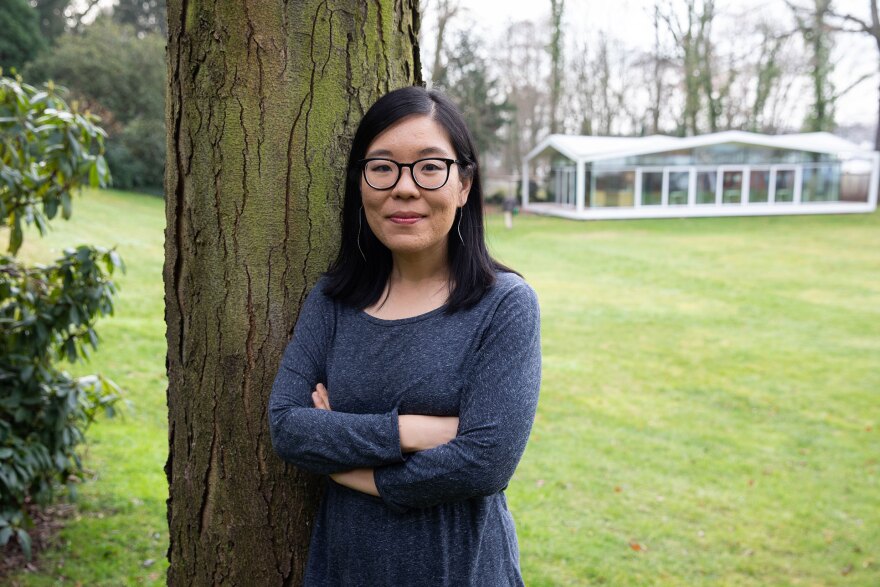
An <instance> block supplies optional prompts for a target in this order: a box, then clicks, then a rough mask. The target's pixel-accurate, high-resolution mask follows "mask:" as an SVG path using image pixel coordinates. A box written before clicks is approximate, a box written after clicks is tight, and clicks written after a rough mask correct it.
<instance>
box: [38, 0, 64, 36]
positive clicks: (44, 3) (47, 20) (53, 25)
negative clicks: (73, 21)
mask: <svg viewBox="0 0 880 587" xmlns="http://www.w3.org/2000/svg"><path fill="white" fill-rule="evenodd" d="M68 4H70V0H31V5H32V6H33V7H34V9H35V10H36V11H37V14H38V16H39V19H38V22H39V25H40V31H41V32H42V33H43V37H44V38H45V39H46V40H48V41H49V43H52V42H54V41H55V39H57V38H58V37H60V36H61V35H62V34H63V33H64V31H65V30H67V17H66V16H64V10H65V9H66V8H67V5H68Z"/></svg>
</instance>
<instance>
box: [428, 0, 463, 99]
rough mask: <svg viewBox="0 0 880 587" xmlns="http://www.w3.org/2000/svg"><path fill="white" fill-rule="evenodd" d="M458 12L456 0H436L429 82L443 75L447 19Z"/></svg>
mask: <svg viewBox="0 0 880 587" xmlns="http://www.w3.org/2000/svg"><path fill="white" fill-rule="evenodd" d="M458 12H459V5H458V0H437V36H436V37H435V39H434V65H433V66H432V67H431V83H432V84H433V83H434V82H436V81H437V80H439V79H442V78H443V77H444V73H445V72H444V69H445V65H444V63H443V61H444V56H445V52H446V46H445V40H446V33H447V29H448V27H449V21H451V20H452V19H453V18H455V15H456V14H458Z"/></svg>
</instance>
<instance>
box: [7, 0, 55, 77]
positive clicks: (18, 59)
mask: <svg viewBox="0 0 880 587" xmlns="http://www.w3.org/2000/svg"><path fill="white" fill-rule="evenodd" d="M0 31H2V34H0V68H3V69H4V70H7V71H8V70H9V69H10V68H13V67H14V68H16V69H18V70H20V69H21V67H22V66H23V65H24V64H25V63H27V62H28V61H30V60H31V59H33V58H34V57H36V55H37V53H39V52H40V51H41V50H42V49H43V48H44V47H45V45H46V43H45V41H44V40H43V37H42V35H41V34H40V25H39V15H38V14H37V12H36V11H35V10H34V9H33V8H32V7H31V5H30V4H28V2H27V0H4V2H3V8H2V9H0Z"/></svg>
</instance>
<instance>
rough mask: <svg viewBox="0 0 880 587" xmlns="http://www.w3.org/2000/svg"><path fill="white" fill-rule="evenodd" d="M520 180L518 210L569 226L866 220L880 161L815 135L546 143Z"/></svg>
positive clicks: (555, 138) (554, 138) (554, 139)
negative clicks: (838, 216)
mask: <svg viewBox="0 0 880 587" xmlns="http://www.w3.org/2000/svg"><path fill="white" fill-rule="evenodd" d="M522 174H523V175H522V207H523V209H524V210H526V211H529V212H536V213H540V214H550V215H555V216H564V217H566V218H575V219H601V218H666V217H684V216H746V215H771V214H830V213H852V212H873V211H874V210H875V209H876V208H877V187H878V181H880V153H878V152H876V151H870V150H865V149H862V148H860V147H859V146H858V145H856V144H854V143H851V142H849V141H846V140H844V139H841V138H839V137H836V136H834V135H832V134H829V133H824V132H818V133H807V134H791V135H780V136H768V135H760V134H755V133H749V132H741V131H726V132H720V133H715V134H709V135H702V136H695V137H684V138H680V137H669V136H662V135H655V136H649V137H635V138H623V137H593V136H568V135H550V136H549V137H547V138H546V139H545V140H544V141H543V142H541V143H540V144H539V145H538V146H537V147H535V148H534V149H533V150H532V151H531V152H530V153H529V154H528V155H526V157H525V159H524V160H523V167H522Z"/></svg>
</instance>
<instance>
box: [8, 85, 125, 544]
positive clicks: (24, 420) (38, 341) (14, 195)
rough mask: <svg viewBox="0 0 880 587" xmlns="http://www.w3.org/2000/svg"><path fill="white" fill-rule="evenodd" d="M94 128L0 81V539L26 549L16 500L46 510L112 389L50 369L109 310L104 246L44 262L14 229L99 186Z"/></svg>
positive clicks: (109, 254) (102, 177)
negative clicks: (1, 248) (2, 235)
mask: <svg viewBox="0 0 880 587" xmlns="http://www.w3.org/2000/svg"><path fill="white" fill-rule="evenodd" d="M103 136H104V133H103V131H102V130H101V129H100V128H99V127H97V126H95V125H94V124H93V121H92V120H91V118H90V117H89V116H84V115H81V114H79V113H77V112H76V111H75V110H71V109H70V108H69V107H68V106H67V104H66V103H65V102H64V101H63V100H62V99H61V98H60V97H59V96H58V95H57V93H56V91H55V89H54V88H53V87H52V86H51V85H50V86H48V87H47V88H45V89H37V88H35V87H33V86H29V85H26V84H23V83H21V81H20V80H19V79H10V78H5V77H0V219H2V220H3V224H4V225H5V226H6V227H8V228H9V229H10V232H9V235H10V238H9V251H10V252H11V253H12V254H11V255H0V389H2V390H3V393H2V394H0V546H2V545H4V544H6V543H7V542H8V541H9V540H10V539H11V538H12V537H13V536H15V537H16V539H17V540H18V542H19V544H20V545H21V547H22V549H23V550H24V551H25V554H26V555H27V556H30V539H29V537H28V534H27V529H28V527H29V526H30V525H31V521H30V520H29V519H28V515H27V512H26V511H25V507H24V506H25V501H26V498H28V497H29V498H31V499H32V500H33V501H34V502H36V503H37V504H41V505H45V504H47V503H48V502H49V501H50V500H51V499H52V496H53V494H54V491H55V487H54V486H55V484H56V483H57V482H62V483H66V484H67V485H68V487H69V488H71V489H73V486H72V485H71V483H72V482H73V481H75V480H76V478H77V477H78V476H80V475H81V470H82V468H81V463H80V461H79V458H78V457H77V455H76V453H75V448H76V446H77V445H78V444H79V443H80V442H82V440H83V434H84V432H85V429H86V428H87V427H88V425H89V423H91V422H92V421H93V420H94V418H95V416H96V415H97V414H98V412H99V410H105V411H107V412H108V413H109V414H110V415H112V414H113V406H114V404H115V403H116V402H117V401H118V399H119V389H118V388H117V386H116V385H115V384H114V383H113V382H112V381H109V380H107V379H104V378H102V377H100V376H87V377H80V378H74V377H71V376H70V375H69V374H68V373H67V372H65V371H63V370H61V369H59V368H58V366H57V365H56V363H57V362H59V361H62V360H66V361H68V362H70V363H73V362H76V361H79V360H82V359H84V358H88V356H89V347H91V348H92V349H94V348H97V345H98V336H97V334H96V333H95V330H94V322H95V320H96V319H97V317H98V316H103V315H108V314H112V313H113V303H112V297H113V294H114V293H115V291H116V288H115V285H114V283H113V282H112V281H111V280H110V275H111V274H112V273H113V272H114V270H115V269H117V268H119V269H122V270H124V266H123V264H122V260H121V259H120V258H119V256H118V255H117V254H116V252H115V251H113V250H106V249H102V248H95V247H89V246H85V245H82V246H79V247H77V248H75V249H67V250H65V251H64V254H63V256H62V257H61V258H60V259H58V260H57V261H55V262H54V263H52V264H50V265H46V266H44V265H36V266H34V267H27V266H25V265H23V264H22V263H21V262H20V261H19V260H17V259H16V258H15V257H14V256H12V255H14V254H15V253H16V252H17V251H18V249H19V248H20V247H21V244H22V238H23V230H22V228H23V224H35V225H36V226H37V228H38V230H39V231H40V233H41V234H42V233H44V232H45V231H46V229H47V228H48V225H47V222H48V220H51V219H52V218H54V217H55V216H56V215H57V213H58V211H59V209H60V210H61V214H62V217H64V218H69V217H70V215H71V192H72V191H73V190H75V189H77V188H78V187H80V186H82V185H86V184H90V185H92V186H103V185H106V183H107V181H108V180H109V173H108V170H107V165H106V164H105V163H104V158H103Z"/></svg>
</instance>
